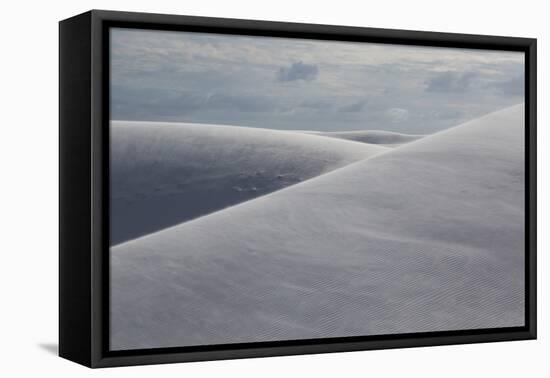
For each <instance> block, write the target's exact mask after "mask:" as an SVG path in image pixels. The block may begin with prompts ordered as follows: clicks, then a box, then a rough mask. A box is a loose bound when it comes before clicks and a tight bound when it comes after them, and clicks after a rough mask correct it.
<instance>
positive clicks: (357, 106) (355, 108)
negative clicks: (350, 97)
mask: <svg viewBox="0 0 550 378" xmlns="http://www.w3.org/2000/svg"><path fill="white" fill-rule="evenodd" d="M365 105H366V102H365V101H363V100H360V101H357V102H354V103H353V104H349V105H345V106H342V107H340V108H339V109H338V111H339V112H343V113H357V112H360V111H361V110H363V109H364V108H365Z"/></svg>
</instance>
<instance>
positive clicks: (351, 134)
mask: <svg viewBox="0 0 550 378" xmlns="http://www.w3.org/2000/svg"><path fill="white" fill-rule="evenodd" d="M305 133H307V134H312V135H320V136H325V137H330V138H338V139H345V140H351V141H354V142H361V143H369V144H376V145H382V146H386V147H398V146H400V145H402V144H405V143H409V142H412V141H415V140H418V139H421V138H423V137H424V136H425V135H413V134H403V133H396V132H392V131H382V130H362V131H340V132H318V131H306V132H305Z"/></svg>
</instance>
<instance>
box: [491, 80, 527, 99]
mask: <svg viewBox="0 0 550 378" xmlns="http://www.w3.org/2000/svg"><path fill="white" fill-rule="evenodd" d="M496 88H497V90H498V91H499V92H500V93H502V94H504V95H508V96H522V95H523V94H524V93H525V80H524V78H523V76H515V77H512V78H510V79H508V80H505V81H502V82H500V83H497V84H496Z"/></svg>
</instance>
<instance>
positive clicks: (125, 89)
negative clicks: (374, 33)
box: [110, 28, 524, 134]
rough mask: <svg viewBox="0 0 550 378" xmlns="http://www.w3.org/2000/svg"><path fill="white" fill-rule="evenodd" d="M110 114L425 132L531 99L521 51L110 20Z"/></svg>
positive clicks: (113, 116)
mask: <svg viewBox="0 0 550 378" xmlns="http://www.w3.org/2000/svg"><path fill="white" fill-rule="evenodd" d="M110 38H111V54H110V56H111V67H110V70H111V119H113V120H136V121H162V122H190V123H210V124H227V125H239V126H248V127H259V128H271V129H281V130H319V131H344V130H388V131H396V132H403V133H409V134H429V133H433V132H437V131H440V130H444V129H446V128H449V127H452V126H456V125H459V124H461V123H463V122H465V121H468V120H470V119H474V118H477V117H479V116H481V115H484V114H487V113H490V112H492V111H495V110H499V109H502V108H505V107H508V106H511V105H514V104H517V103H521V102H523V101H524V89H523V77H524V54H523V53H520V52H508V51H489V50H473V49H456V48H440V47H421V46H404V45H394V44H373V43H359V42H339V41H320V40H307V39H292V38H272V37H255V36H240V35H239V36H235V35H222V34H209V33H192V32H180V31H153V30H139V29H121V28H113V29H111V36H110Z"/></svg>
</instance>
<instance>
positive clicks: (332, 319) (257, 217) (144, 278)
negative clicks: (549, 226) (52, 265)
mask: <svg viewBox="0 0 550 378" xmlns="http://www.w3.org/2000/svg"><path fill="white" fill-rule="evenodd" d="M523 138H524V108H523V105H521V104H520V105H517V106H514V107H511V108H508V109H505V110H502V111H499V112H495V113H492V114H489V115H487V116H484V117H481V118H479V119H477V120H474V121H470V122H467V123H465V124H463V125H460V126H458V127H455V128H453V129H449V130H446V131H443V132H440V133H438V134H435V135H432V136H428V137H426V138H423V139H421V140H418V141H415V142H411V143H409V144H407V145H404V146H402V147H399V148H398V149H395V150H393V151H391V152H384V153H382V154H379V155H377V156H376V157H373V158H370V159H368V160H364V161H360V162H357V163H353V164H351V165H348V166H346V167H344V168H341V169H338V170H336V171H333V172H332V173H328V174H324V175H321V176H318V177H316V178H313V179H310V180H308V181H307V182H303V183H300V184H297V185H294V186H292V187H289V188H286V189H282V190H279V191H277V192H274V193H272V194H269V195H266V196H263V197H260V198H257V199H255V200H252V201H248V202H246V203H243V204H241V205H238V206H234V207H231V208H228V209H226V210H225V211H220V212H217V213H213V214H211V215H209V216H206V217H203V218H200V219H197V220H194V221H190V222H186V223H184V224H180V225H178V226H176V227H172V228H169V229H166V230H164V231H161V232H157V233H155V234H152V235H149V236H147V237H143V238H140V239H136V240H134V241H131V242H128V243H124V244H121V245H119V246H116V247H114V248H112V253H111V289H112V290H111V330H112V334H111V348H113V349H131V348H154V347H169V346H182V345H183V346H185V345H211V344H221V343H238V342H254V341H266V340H294V339H309V338H318V337H345V336H356V335H380V334H392V333H402V332H429V331H440V330H456V329H479V328H494V327H515V326H521V325H523V322H524V287H523V285H524V261H523V259H524V245H523V240H524V236H525V231H524V216H525V204H524V194H525V192H524V190H525V187H524V178H525V177H524V152H525V151H524V147H523V146H524V143H523Z"/></svg>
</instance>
